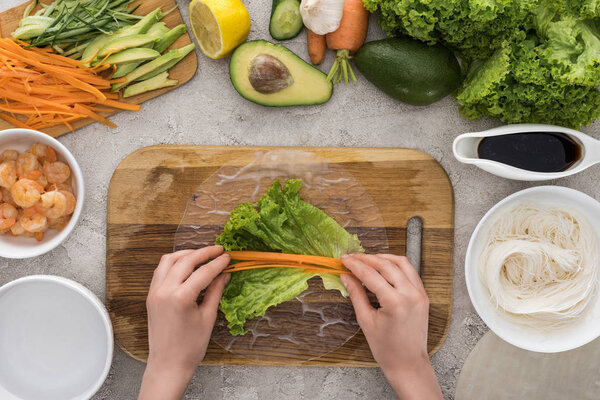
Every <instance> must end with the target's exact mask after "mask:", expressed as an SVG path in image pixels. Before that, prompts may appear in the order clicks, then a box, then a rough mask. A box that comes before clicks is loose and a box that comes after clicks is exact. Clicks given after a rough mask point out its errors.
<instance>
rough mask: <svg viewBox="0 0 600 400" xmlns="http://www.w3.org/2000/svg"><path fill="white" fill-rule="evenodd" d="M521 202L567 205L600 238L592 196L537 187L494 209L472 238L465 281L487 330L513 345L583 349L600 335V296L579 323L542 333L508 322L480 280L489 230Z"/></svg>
mask: <svg viewBox="0 0 600 400" xmlns="http://www.w3.org/2000/svg"><path fill="white" fill-rule="evenodd" d="M520 202H535V203H539V204H546V205H551V206H558V207H560V206H565V207H568V208H570V209H572V210H575V211H576V212H577V213H579V214H580V215H582V216H583V217H585V218H586V219H587V220H588V222H589V223H590V225H591V226H592V227H593V229H594V231H595V233H596V239H597V240H598V239H600V203H599V202H598V201H596V200H594V199H593V198H591V197H590V196H588V195H586V194H584V193H581V192H579V191H577V190H574V189H569V188H565V187H561V186H538V187H534V188H530V189H525V190H522V191H520V192H517V193H514V194H512V195H510V196H508V197H506V198H505V199H504V200H502V201H500V202H499V203H498V204H496V205H495V206H494V207H492V208H491V209H490V210H489V211H488V212H487V213H486V214H485V216H484V217H483V218H482V219H481V221H479V224H478V225H477V227H476V228H475V231H474V232H473V235H472V236H471V240H470V242H469V247H468V248H467V256H466V260H465V279H466V283H467V289H468V291H469V296H470V297H471V302H472V303H473V306H474V307H475V310H476V311H477V313H478V314H479V316H480V317H481V319H483V321H484V322H485V323H486V324H487V325H488V327H489V328H490V329H491V330H492V331H493V332H494V333H495V334H496V335H498V336H500V337H501V338H502V339H504V340H505V341H507V342H508V343H510V344H512V345H514V346H517V347H520V348H522V349H525V350H530V351H537V352H541V353H556V352H559V351H566V350H571V349H574V348H577V347H579V346H583V345H584V344H586V343H588V342H591V341H592V340H594V339H596V338H597V337H599V336H600V294H598V295H596V299H595V300H594V301H593V302H592V303H590V305H589V307H590V309H589V310H587V311H589V312H586V313H585V314H584V315H582V317H581V318H579V319H578V320H577V321H576V322H574V323H572V324H570V325H569V326H567V327H564V328H560V329H557V330H539V329H534V328H531V327H526V326H522V325H519V324H518V323H516V322H515V321H511V320H509V319H507V318H506V316H505V315H503V312H502V311H501V310H499V309H498V308H497V307H496V305H495V304H493V303H492V301H491V299H490V294H489V291H488V290H487V288H486V287H485V286H484V285H483V283H482V282H481V280H480V279H479V272H478V266H479V263H480V257H481V253H482V251H483V250H484V246H485V244H486V243H485V240H486V236H487V232H488V230H489V229H490V227H491V225H492V224H493V223H494V222H495V221H496V218H497V216H498V215H500V214H502V213H503V212H505V211H507V210H509V209H511V208H512V207H514V206H515V205H516V204H518V203H520ZM599 243H600V242H599ZM599 267H600V266H599Z"/></svg>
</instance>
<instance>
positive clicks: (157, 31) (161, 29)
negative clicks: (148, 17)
mask: <svg viewBox="0 0 600 400" xmlns="http://www.w3.org/2000/svg"><path fill="white" fill-rule="evenodd" d="M167 32H169V28H167V24H165V23H164V22H157V23H155V24H154V25H152V27H150V29H148V32H146V33H147V34H148V35H152V36H157V37H158V38H159V40H160V39H162V38H163V37H164V36H165V35H166V34H167Z"/></svg>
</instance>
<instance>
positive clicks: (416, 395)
mask: <svg viewBox="0 0 600 400" xmlns="http://www.w3.org/2000/svg"><path fill="white" fill-rule="evenodd" d="M384 374H385V376H386V378H387V379H388V381H389V382H390V384H391V385H392V387H393V388H394V391H395V392H396V394H397V395H398V397H399V398H400V399H401V400H442V399H443V396H442V392H441V390H440V385H439V383H438V380H437V377H436V376H435V372H434V371H433V368H432V367H431V364H430V362H429V360H428V359H427V360H422V361H421V362H419V363H417V364H415V365H413V366H412V367H411V368H406V369H404V370H402V371H384Z"/></svg>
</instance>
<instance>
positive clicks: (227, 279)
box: [223, 274, 231, 285]
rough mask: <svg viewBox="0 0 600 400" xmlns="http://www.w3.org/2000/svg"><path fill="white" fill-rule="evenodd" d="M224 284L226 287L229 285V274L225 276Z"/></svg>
mask: <svg viewBox="0 0 600 400" xmlns="http://www.w3.org/2000/svg"><path fill="white" fill-rule="evenodd" d="M223 279H225V284H226V285H227V284H228V283H229V280H230V279H231V274H225V278H223Z"/></svg>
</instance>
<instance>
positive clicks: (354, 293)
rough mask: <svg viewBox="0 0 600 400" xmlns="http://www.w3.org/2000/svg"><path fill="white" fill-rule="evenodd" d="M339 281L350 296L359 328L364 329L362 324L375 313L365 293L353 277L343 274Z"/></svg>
mask: <svg viewBox="0 0 600 400" xmlns="http://www.w3.org/2000/svg"><path fill="white" fill-rule="evenodd" d="M340 279H341V280H342V283H343V284H344V286H345V287H346V289H347V290H348V293H349V294H350V300H351V301H352V305H353V306H354V311H355V312H356V320H357V321H358V324H359V325H360V326H361V328H363V329H364V327H363V324H365V323H366V322H367V321H368V320H370V319H371V316H372V313H373V311H375V309H374V308H373V307H372V306H371V303H370V302H369V298H368V297H367V292H366V291H365V288H364V287H363V285H362V284H361V283H360V281H359V280H358V279H356V277H354V276H353V275H349V274H343V275H342V276H340Z"/></svg>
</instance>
